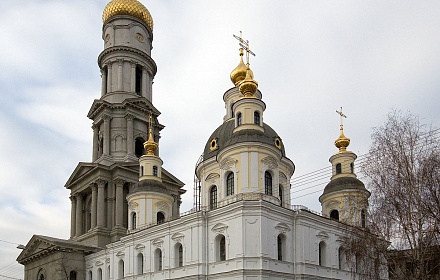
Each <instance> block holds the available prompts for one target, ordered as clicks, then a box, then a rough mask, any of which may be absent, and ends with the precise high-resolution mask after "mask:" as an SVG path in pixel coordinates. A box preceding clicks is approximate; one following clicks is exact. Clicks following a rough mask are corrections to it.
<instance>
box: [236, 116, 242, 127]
mask: <svg viewBox="0 0 440 280" xmlns="http://www.w3.org/2000/svg"><path fill="white" fill-rule="evenodd" d="M241 123H242V118H241V113H238V114H237V126H240V125H241Z"/></svg>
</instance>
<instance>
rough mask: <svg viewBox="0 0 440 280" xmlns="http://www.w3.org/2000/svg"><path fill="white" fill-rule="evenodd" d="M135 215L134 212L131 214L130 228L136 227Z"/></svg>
mask: <svg viewBox="0 0 440 280" xmlns="http://www.w3.org/2000/svg"><path fill="white" fill-rule="evenodd" d="M136 222H137V215H136V213H135V212H133V214H131V229H136V226H137V225H136Z"/></svg>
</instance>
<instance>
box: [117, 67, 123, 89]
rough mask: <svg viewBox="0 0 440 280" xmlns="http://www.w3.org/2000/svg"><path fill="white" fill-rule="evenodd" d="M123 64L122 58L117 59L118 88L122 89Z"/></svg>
mask: <svg viewBox="0 0 440 280" xmlns="http://www.w3.org/2000/svg"><path fill="white" fill-rule="evenodd" d="M123 64H124V60H122V59H119V60H118V90H119V91H122V66H123Z"/></svg>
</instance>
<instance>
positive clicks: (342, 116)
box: [336, 107, 347, 129]
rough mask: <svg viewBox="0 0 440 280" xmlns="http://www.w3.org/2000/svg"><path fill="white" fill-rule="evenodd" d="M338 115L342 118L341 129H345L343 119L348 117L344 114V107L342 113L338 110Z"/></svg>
mask: <svg viewBox="0 0 440 280" xmlns="http://www.w3.org/2000/svg"><path fill="white" fill-rule="evenodd" d="M336 113H338V115H339V116H340V118H341V129H343V127H344V125H343V124H342V120H343V119H342V118H347V116H346V115H344V113H342V107H341V111H338V110H336Z"/></svg>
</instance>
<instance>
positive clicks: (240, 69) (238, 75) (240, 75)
mask: <svg viewBox="0 0 440 280" xmlns="http://www.w3.org/2000/svg"><path fill="white" fill-rule="evenodd" d="M250 74H251V76H252V78H253V76H254V74H253V73H252V71H251V72H250ZM245 78H246V65H245V64H244V62H243V48H240V63H238V66H237V67H235V69H234V70H232V72H231V81H232V83H233V84H234V85H235V86H238V84H239V83H240V82H241V81H243V80H244V79H245Z"/></svg>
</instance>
